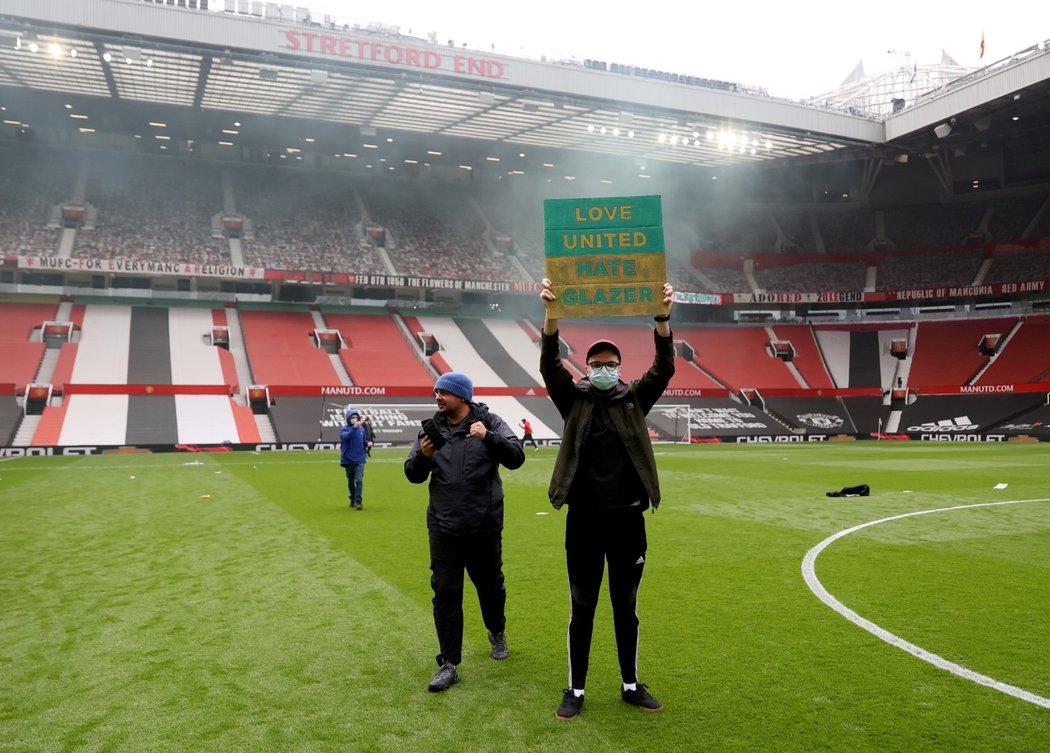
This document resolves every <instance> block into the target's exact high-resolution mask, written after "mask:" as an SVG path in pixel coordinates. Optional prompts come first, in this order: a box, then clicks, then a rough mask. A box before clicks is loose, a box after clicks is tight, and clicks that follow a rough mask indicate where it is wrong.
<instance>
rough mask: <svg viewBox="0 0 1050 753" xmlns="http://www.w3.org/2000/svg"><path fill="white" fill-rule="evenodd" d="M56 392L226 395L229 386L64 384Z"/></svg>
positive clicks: (68, 393)
mask: <svg viewBox="0 0 1050 753" xmlns="http://www.w3.org/2000/svg"><path fill="white" fill-rule="evenodd" d="M56 390H57V391H60V392H61V393H62V394H63V395H67V396H69V395H158V396H159V395H226V396H231V395H232V394H233V388H232V387H230V385H228V384H63V385H57V386H56Z"/></svg>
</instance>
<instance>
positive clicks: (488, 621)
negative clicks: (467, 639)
mask: <svg viewBox="0 0 1050 753" xmlns="http://www.w3.org/2000/svg"><path fill="white" fill-rule="evenodd" d="M464 571H465V572H466V574H467V575H469V576H470V581H471V582H472V583H473V584H474V589H475V590H476V591H477V592H478V602H479V604H480V605H481V619H482V621H483V622H484V623H485V627H486V628H488V629H489V630H490V631H492V632H493V633H502V632H503V629H504V627H505V626H506V622H507V618H506V614H505V607H506V604H507V590H506V588H505V587H504V584H503V532H502V531H494V532H491V533H474V534H463V535H458V534H453V533H444V532H441V531H430V572H431V576H430V586H431V588H433V589H434V599H433V603H434V627H435V628H437V636H438V645H439V646H440V648H441V653H440V654H439V655H438V657H437V660H438V664H443V663H444V662H446V661H448V662H452V663H453V664H457V665H458V664H459V663H460V661H462V659H463V573H464Z"/></svg>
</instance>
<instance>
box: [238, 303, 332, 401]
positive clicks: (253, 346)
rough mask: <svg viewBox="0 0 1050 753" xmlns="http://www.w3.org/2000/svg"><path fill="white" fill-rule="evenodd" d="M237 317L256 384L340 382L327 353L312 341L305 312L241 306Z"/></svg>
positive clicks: (311, 325) (309, 323)
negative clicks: (255, 308) (264, 309)
mask: <svg viewBox="0 0 1050 753" xmlns="http://www.w3.org/2000/svg"><path fill="white" fill-rule="evenodd" d="M240 320H241V327H242V330H243V332H244V346H245V348H246V349H247V351H248V360H249V361H250V362H251V370H252V377H253V379H254V380H255V383H256V384H285V385H314V384H339V383H340V380H339V377H338V376H337V375H336V373H335V369H334V368H332V362H331V361H330V360H329V358H328V354H327V353H325V351H324V350H322V349H320V348H318V347H315V345H314V341H313V339H312V338H311V335H312V334H313V331H314V329H315V324H314V320H313V318H312V317H311V316H310V314H309V313H307V312H304V311H259V310H252V309H243V308H242V309H241V310H240Z"/></svg>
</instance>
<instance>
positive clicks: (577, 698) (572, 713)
mask: <svg viewBox="0 0 1050 753" xmlns="http://www.w3.org/2000/svg"><path fill="white" fill-rule="evenodd" d="M562 692H563V693H564V695H563V696H562V697H561V706H559V707H558V710H557V711H555V712H554V718H555V719H566V720H568V719H575V718H576V715H577V714H579V713H580V709H582V708H583V696H582V695H576V694H575V693H573V692H572V689H571V688H566V689H565V690H564V691H562Z"/></svg>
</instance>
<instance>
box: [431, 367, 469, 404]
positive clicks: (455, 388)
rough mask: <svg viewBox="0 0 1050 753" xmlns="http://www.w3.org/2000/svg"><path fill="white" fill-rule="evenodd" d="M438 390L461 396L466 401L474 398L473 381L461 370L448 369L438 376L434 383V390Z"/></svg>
mask: <svg viewBox="0 0 1050 753" xmlns="http://www.w3.org/2000/svg"><path fill="white" fill-rule="evenodd" d="M438 390H444V391H445V392H448V393H450V394H452V395H455V396H456V397H461V398H463V399H464V400H466V401H467V402H470V401H471V400H473V399H474V383H473V382H472V381H470V377H468V376H467V375H466V374H464V373H463V372H462V371H450V372H448V373H447V374H442V375H441V376H440V377H438V380H437V383H435V384H434V391H435V392H437V391H438Z"/></svg>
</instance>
